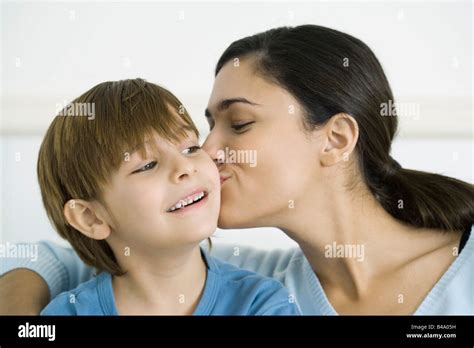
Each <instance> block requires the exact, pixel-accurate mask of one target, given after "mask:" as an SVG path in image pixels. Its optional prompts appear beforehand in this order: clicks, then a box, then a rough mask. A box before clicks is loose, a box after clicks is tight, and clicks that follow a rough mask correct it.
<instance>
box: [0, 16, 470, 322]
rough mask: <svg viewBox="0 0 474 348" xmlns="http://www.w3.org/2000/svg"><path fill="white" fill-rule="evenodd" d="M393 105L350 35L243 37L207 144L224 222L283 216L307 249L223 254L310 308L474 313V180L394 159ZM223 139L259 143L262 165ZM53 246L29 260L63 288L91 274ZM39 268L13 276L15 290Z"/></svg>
mask: <svg viewBox="0 0 474 348" xmlns="http://www.w3.org/2000/svg"><path fill="white" fill-rule="evenodd" d="M390 103H393V96H392V92H391V90H390V86H389V84H388V81H387V79H386V77H385V74H384V72H383V70H382V67H381V66H380V63H379V62H378V60H377V58H376V57H375V55H374V54H373V53H372V51H371V50H370V49H369V48H368V47H367V46H366V45H365V44H364V43H363V42H361V41H360V40H358V39H355V38H353V37H352V36H350V35H347V34H344V33H341V32H338V31H335V30H331V29H328V28H324V27H320V26H314V25H304V26H299V27H295V28H278V29H273V30H269V31H267V32H264V33H261V34H257V35H253V36H250V37H246V38H243V39H241V40H238V41H236V42H234V43H232V44H231V45H230V46H229V47H228V48H227V50H226V51H225V52H224V53H223V55H222V56H221V58H220V59H219V62H218V64H217V68H216V80H215V83H214V88H213V91H212V94H211V97H210V100H209V105H208V109H207V110H206V117H207V119H208V121H209V125H210V129H211V131H210V134H209V136H208V137H207V139H206V141H205V143H204V145H203V148H204V149H205V150H206V151H207V152H208V153H209V155H210V156H211V157H212V158H213V159H214V160H215V161H216V165H217V166H218V167H219V170H220V174H221V182H222V203H221V212H220V216H219V226H220V227H222V228H249V227H260V226H274V227H277V228H280V229H281V230H283V231H284V232H285V233H286V234H287V235H288V236H289V237H290V238H292V239H293V240H295V241H296V242H297V243H298V244H299V248H296V249H292V250H288V251H272V252H265V251H258V250H255V249H252V248H240V249H239V250H236V249H235V248H234V247H233V246H229V247H225V246H222V245H217V246H215V248H214V250H213V253H214V255H215V256H217V257H220V258H223V259H226V260H227V261H229V262H231V263H234V264H236V265H239V266H240V267H244V268H248V269H251V270H254V271H257V272H260V273H262V274H264V275H268V276H272V277H275V278H277V279H279V280H281V281H282V282H283V283H284V284H285V285H286V286H287V288H288V289H289V291H290V293H291V294H292V296H293V297H294V299H295V300H296V302H297V304H298V305H299V307H300V309H301V311H302V313H303V314H337V313H339V314H412V313H415V314H473V313H474V303H473V302H472V298H471V292H472V284H473V281H474V257H473V256H474V241H473V240H472V238H469V235H470V234H469V233H470V231H471V229H472V223H473V221H474V189H473V186H472V185H470V184H468V183H464V182H461V181H459V180H456V179H452V178H448V177H444V176H441V175H437V174H430V173H423V172H419V171H414V170H409V169H403V168H401V166H400V165H399V164H398V163H397V162H396V161H395V160H394V159H393V158H391V157H390V147H391V142H392V140H393V137H394V135H395V132H396V129H397V117H395V116H382V115H381V109H382V108H383V107H384V106H386V105H391V104H390ZM222 149H233V150H248V151H256V153H257V154H258V163H257V165H253V166H251V165H249V164H248V163H234V162H233V161H230V160H228V159H227V158H223V157H222ZM42 247H43V249H42V250H43V251H42V255H43V257H41V258H40V259H41V260H46V261H42V262H41V264H40V262H38V263H37V264H35V265H32V264H26V265H24V266H25V267H27V268H31V269H33V270H36V271H37V272H38V273H39V274H40V275H41V276H42V277H43V278H44V279H45V280H46V281H47V283H48V285H49V287H50V292H51V294H52V295H55V294H57V293H58V292H59V291H64V290H67V289H69V288H72V287H75V286H76V285H77V280H81V281H84V280H87V279H88V277H90V274H91V272H90V270H88V269H86V268H85V267H84V266H83V265H82V263H81V262H80V261H79V260H78V259H77V257H76V256H75V255H74V254H72V253H71V251H70V250H66V249H61V248H58V247H55V246H53V250H47V247H46V246H44V245H43V246H42ZM236 251H237V252H236ZM15 266H16V267H19V266H20V265H19V262H17V264H16V265H15ZM10 268H12V267H10ZM30 273H31V272H29V273H28V274H27V275H26V276H25V275H24V274H25V273H24V272H23V275H22V274H20V273H19V271H16V272H12V273H10V274H9V275H8V276H9V277H8V278H7V276H5V277H3V279H2V282H3V284H4V286H3V288H4V289H5V288H7V286H6V285H5V284H12V282H13V283H15V282H17V283H18V282H22V281H26V280H25V279H24V278H20V277H36V276H33V275H32V274H30ZM36 278H37V277H36ZM36 278H35V279H36ZM68 278H69V281H67V279H68ZM7 281H8V283H7ZM35 281H37V282H38V280H37V279H36V280H35ZM38 283H40V284H42V282H41V281H39V282H38ZM40 286H42V287H43V289H44V291H38V289H39V288H40ZM45 294H47V289H46V288H45V286H44V284H42V285H38V286H37V287H36V288H35V292H34V295H32V294H28V295H27V294H21V293H18V291H17V292H16V293H15V294H13V291H10V292H8V291H5V290H4V291H3V293H2V294H1V296H0V298H2V299H3V298H8V299H10V303H14V304H15V303H17V304H18V303H22V301H24V300H22V299H24V298H25V297H27V296H34V301H33V302H34V303H29V304H27V305H26V308H28V310H29V311H33V312H35V311H36V310H37V309H36V308H37V307H40V306H41V305H43V304H42V303H41V299H43V302H44V301H45V300H44V299H45V298H47V295H45ZM26 301H27V300H26ZM17 307H18V306H17Z"/></svg>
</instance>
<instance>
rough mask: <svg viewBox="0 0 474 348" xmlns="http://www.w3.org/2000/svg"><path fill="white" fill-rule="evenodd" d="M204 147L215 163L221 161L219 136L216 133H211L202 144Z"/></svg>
mask: <svg viewBox="0 0 474 348" xmlns="http://www.w3.org/2000/svg"><path fill="white" fill-rule="evenodd" d="M202 149H203V150H204V151H206V152H207V154H208V155H209V156H210V157H211V158H212V160H213V161H214V163H216V165H218V164H219V163H220V162H219V149H220V147H219V144H218V143H217V138H216V137H215V136H214V134H212V131H211V133H210V134H209V135H208V136H207V138H206V140H205V141H204V143H203V144H202Z"/></svg>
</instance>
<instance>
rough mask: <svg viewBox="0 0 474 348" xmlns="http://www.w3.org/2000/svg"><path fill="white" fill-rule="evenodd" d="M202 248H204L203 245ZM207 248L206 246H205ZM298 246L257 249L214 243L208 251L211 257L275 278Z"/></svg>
mask: <svg viewBox="0 0 474 348" xmlns="http://www.w3.org/2000/svg"><path fill="white" fill-rule="evenodd" d="M203 248H206V246H205V245H203ZM207 250H208V248H207ZM297 250H298V248H290V249H279V250H259V249H257V248H253V247H250V246H239V245H230V244H225V243H220V244H214V245H213V246H212V248H211V250H210V251H208V252H209V254H210V255H211V256H213V257H216V258H218V259H220V260H222V261H226V262H228V263H230V264H232V265H234V266H237V267H239V268H244V269H247V270H249V271H252V272H255V273H258V274H260V275H263V276H265V277H270V278H275V277H276V274H277V273H278V274H279V273H282V272H284V271H285V270H286V269H287V268H288V266H289V264H290V261H291V259H292V257H293V255H294V253H295V252H296V251H297Z"/></svg>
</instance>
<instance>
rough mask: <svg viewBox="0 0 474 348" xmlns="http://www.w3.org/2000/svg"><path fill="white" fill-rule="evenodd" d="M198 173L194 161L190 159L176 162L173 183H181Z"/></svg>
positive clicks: (172, 177)
mask: <svg viewBox="0 0 474 348" xmlns="http://www.w3.org/2000/svg"><path fill="white" fill-rule="evenodd" d="M196 172H197V170H196V167H195V166H194V164H193V162H192V160H191V159H188V158H182V159H180V160H178V161H177V162H175V167H174V170H173V171H172V173H171V181H172V182H174V183H179V182H181V181H183V180H186V179H188V178H189V177H190V176H192V175H193V174H194V173H196Z"/></svg>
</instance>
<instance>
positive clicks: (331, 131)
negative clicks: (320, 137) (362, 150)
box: [321, 113, 359, 167]
mask: <svg viewBox="0 0 474 348" xmlns="http://www.w3.org/2000/svg"><path fill="white" fill-rule="evenodd" d="M323 132H324V134H325V140H326V142H325V146H324V148H323V152H322V154H321V165H322V166H325V167H329V166H332V165H334V164H336V163H339V162H340V161H348V160H349V157H350V155H351V154H352V152H353V151H354V148H355V146H356V144H357V140H358V138H359V126H358V124H357V121H356V120H355V119H354V117H352V116H350V115H347V114H344V113H339V114H336V115H334V116H332V117H331V119H330V120H329V121H328V122H327V123H326V124H325V125H324V127H323Z"/></svg>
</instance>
